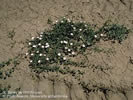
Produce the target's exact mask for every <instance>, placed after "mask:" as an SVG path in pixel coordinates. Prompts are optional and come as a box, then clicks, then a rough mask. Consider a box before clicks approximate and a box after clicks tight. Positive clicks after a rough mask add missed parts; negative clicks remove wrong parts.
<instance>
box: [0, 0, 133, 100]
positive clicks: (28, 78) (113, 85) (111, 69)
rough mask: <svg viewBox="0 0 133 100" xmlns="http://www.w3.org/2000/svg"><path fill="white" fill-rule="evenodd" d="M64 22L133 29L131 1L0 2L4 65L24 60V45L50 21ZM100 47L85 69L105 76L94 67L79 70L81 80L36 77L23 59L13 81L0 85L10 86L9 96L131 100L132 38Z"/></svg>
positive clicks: (89, 56)
mask: <svg viewBox="0 0 133 100" xmlns="http://www.w3.org/2000/svg"><path fill="white" fill-rule="evenodd" d="M64 16H66V17H68V18H70V19H73V20H78V21H86V22H89V23H91V24H98V25H99V26H101V25H102V24H103V23H104V22H105V21H106V20H108V19H110V20H112V21H114V22H118V23H119V24H124V25H125V26H127V27H129V28H131V29H132V28H133V0H0V62H2V61H6V60H8V59H9V58H14V57H15V56H17V55H19V54H25V53H26V51H27V43H26V41H27V40H29V39H31V37H32V36H36V35H37V32H41V31H43V30H44V29H46V28H48V27H49V25H48V24H47V20H48V19H51V20H52V21H55V20H57V19H59V18H61V17H64ZM10 33H11V34H13V37H12V38H11V37H10ZM96 47H98V48H102V49H103V50H102V51H100V52H97V51H96V50H95V49H93V48H92V49H91V50H90V49H88V50H87V52H85V54H86V55H87V60H86V61H85V64H95V65H98V66H102V68H103V71H102V70H100V69H98V68H95V67H94V68H93V67H91V68H80V69H79V70H82V71H83V72H84V73H85V74H84V75H81V76H75V77H73V76H72V75H70V74H67V75H62V74H60V73H54V72H53V73H52V72H51V73H50V72H49V73H42V74H41V75H39V76H37V75H36V74H35V73H33V72H32V71H31V69H30V68H29V66H28V59H25V58H24V57H23V56H22V57H21V58H20V60H21V63H20V64H19V65H18V66H17V68H16V69H15V72H14V73H12V76H11V77H9V78H7V79H6V80H0V84H1V85H2V86H7V85H11V90H15V89H16V88H21V91H42V92H43V94H45V95H66V96H68V97H67V98H60V99H59V98H57V99H58V100H63V99H65V100H133V90H132V88H133V64H131V63H129V59H130V57H132V58H133V33H132V32H131V33H130V34H129V36H128V39H126V40H125V41H123V42H122V44H118V43H115V44H112V43H111V42H110V41H109V42H103V41H101V42H100V43H98V44H96ZM76 59H78V60H79V61H81V60H84V57H83V56H81V55H80V56H77V58H76ZM72 68H74V67H72ZM75 69H76V68H75ZM37 77H38V78H37ZM81 85H82V86H81ZM16 100H19V99H16ZM27 100H28V99H27ZM46 100H47V99H46Z"/></svg>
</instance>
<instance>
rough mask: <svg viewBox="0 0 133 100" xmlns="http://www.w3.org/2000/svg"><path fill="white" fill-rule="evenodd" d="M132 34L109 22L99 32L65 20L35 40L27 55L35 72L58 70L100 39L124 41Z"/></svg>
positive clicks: (90, 27) (86, 24)
mask: <svg viewBox="0 0 133 100" xmlns="http://www.w3.org/2000/svg"><path fill="white" fill-rule="evenodd" d="M128 33H129V29H127V28H126V27H124V26H123V25H118V24H111V23H108V22H106V23H105V24H104V25H103V27H101V28H100V29H99V30H97V31H96V30H95V27H94V26H92V25H90V24H88V23H85V22H74V21H72V20H70V19H67V18H65V17H64V18H62V19H61V20H59V21H56V22H55V23H54V24H53V25H52V29H51V30H47V31H44V32H41V33H40V34H39V36H38V37H32V39H31V40H30V41H29V43H28V47H29V49H28V52H27V53H26V55H27V56H28V57H29V59H30V66H31V68H33V69H34V70H35V71H37V72H42V71H58V70H59V69H60V66H59V65H61V64H65V63H66V62H67V61H68V60H69V58H70V57H74V56H77V55H78V54H79V53H83V52H84V51H85V50H86V49H87V48H88V47H89V46H92V45H94V44H95V43H96V42H97V41H99V40H100V39H103V40H104V39H106V40H117V41H118V42H122V40H124V39H125V38H127V35H128ZM39 70H41V71H39Z"/></svg>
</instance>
